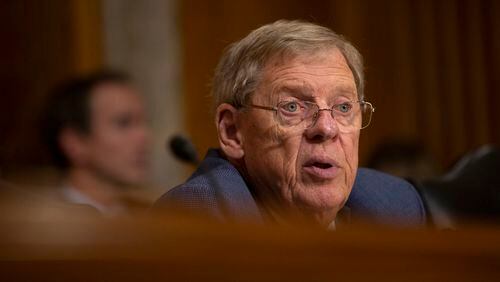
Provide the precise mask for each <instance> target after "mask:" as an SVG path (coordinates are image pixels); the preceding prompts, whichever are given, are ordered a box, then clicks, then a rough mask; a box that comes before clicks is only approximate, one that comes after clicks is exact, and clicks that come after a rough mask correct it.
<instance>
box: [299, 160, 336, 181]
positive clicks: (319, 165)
mask: <svg viewBox="0 0 500 282" xmlns="http://www.w3.org/2000/svg"><path fill="white" fill-rule="evenodd" d="M303 168H304V171H305V172H306V173H307V174H309V175H311V176H313V177H314V178H320V179H330V178H333V177H335V175H336V174H337V171H338V166H337V165H336V164H335V163H334V162H333V161H330V160H318V159H312V160H310V161H308V162H306V163H305V164H304V166H303Z"/></svg>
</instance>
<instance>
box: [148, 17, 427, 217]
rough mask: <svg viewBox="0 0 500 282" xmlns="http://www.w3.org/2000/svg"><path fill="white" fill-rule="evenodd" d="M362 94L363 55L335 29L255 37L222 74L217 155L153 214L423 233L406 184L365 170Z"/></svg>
mask: <svg viewBox="0 0 500 282" xmlns="http://www.w3.org/2000/svg"><path fill="white" fill-rule="evenodd" d="M363 88H364V82H363V66H362V58H361V55H360V54H359V53H358V51H357V50H356V49H355V48H354V47H353V46H352V45H351V44H350V43H349V42H347V41H346V40H345V39H344V38H343V37H341V36H339V35H337V34H336V33H334V32H333V31H331V30H330V29H328V28H325V27H322V26H318V25H315V24H311V23H305V22H299V21H284V20H281V21H277V22H275V23H272V24H268V25H265V26H262V27H261V28H258V29H256V30H254V31H253V32H251V33H250V34H249V35H248V36H247V37H245V38H243V39H242V40H240V41H238V42H236V43H234V44H232V45H231V46H230V47H229V48H228V49H227V50H226V51H225V53H224V55H223V56H222V59H221V60H220V62H219V65H218V67H217V69H216V71H215V77H214V80H213V90H212V94H213V99H214V103H215V105H214V106H215V124H216V127H217V132H218V139H219V144H220V149H218V150H210V151H209V152H208V154H207V156H206V158H205V160H204V161H203V162H202V163H201V165H200V167H199V168H198V170H197V171H196V172H195V173H194V175H193V176H192V177H191V178H189V180H188V181H187V182H186V183H184V184H182V185H180V186H178V187H175V188H173V189H172V190H170V191H168V192H167V193H166V194H165V195H164V196H163V197H162V198H161V199H160V200H159V201H158V202H157V203H156V208H164V207H181V208H185V209H191V210H197V211H200V212H203V213H205V214H211V215H214V216H216V217H219V218H222V219H229V218H251V219H256V220H259V221H277V222H280V221H282V220H284V219H286V218H289V216H290V215H292V216H293V217H296V216H299V217H300V218H307V219H311V220H314V221H316V222H318V223H320V224H322V225H325V226H335V223H336V222H337V223H338V221H339V217H337V215H338V214H340V213H339V212H340V211H341V210H342V211H343V212H342V214H347V215H349V216H347V219H348V220H349V221H353V220H357V219H359V218H363V219H364V220H372V221H375V222H379V223H386V224H398V225H421V224H423V223H424V222H425V212H424V209H423V205H422V202H421V199H420V197H419V195H418V194H417V192H416V191H415V189H414V188H413V187H412V186H411V185H410V184H409V183H407V182H405V181H403V180H401V179H398V178H395V177H391V176H389V175H385V174H382V173H379V172H375V171H372V170H367V169H358V143H359V134H360V130H361V129H363V128H365V127H367V126H368V125H369V123H370V120H371V116H372V113H373V112H374V108H373V106H372V105H371V104H370V103H369V102H366V101H365V100H364V95H363Z"/></svg>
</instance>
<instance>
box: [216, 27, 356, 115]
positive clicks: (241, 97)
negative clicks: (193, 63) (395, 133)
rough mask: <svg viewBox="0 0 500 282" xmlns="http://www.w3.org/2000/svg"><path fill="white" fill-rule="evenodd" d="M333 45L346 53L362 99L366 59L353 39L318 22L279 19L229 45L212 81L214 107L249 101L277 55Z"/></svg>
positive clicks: (307, 52) (303, 51) (326, 47)
mask: <svg viewBox="0 0 500 282" xmlns="http://www.w3.org/2000/svg"><path fill="white" fill-rule="evenodd" d="M334 48H336V49H338V50H339V51H340V52H341V53H342V54H343V56H344V57H345V59H346V61H347V64H348V65H349V68H350V69H351V71H352V73H353V76H354V80H355V83H356V90H357V94H358V99H359V100H363V98H364V94H363V91H364V74H363V59H362V57H361V54H360V53H359V52H358V50H356V48H354V46H353V45H352V44H351V43H349V42H348V41H347V40H346V39H344V37H342V36H341V35H339V34H337V33H335V32H333V31H332V30H330V29H329V28H326V27H323V26H320V25H317V24H313V23H309V22H303V21H296V20H295V21H288V20H279V21H276V22H274V23H271V24H267V25H264V26H262V27H260V28H258V29H256V30H254V31H252V32H251V33H250V34H248V35H247V36H246V37H245V38H243V39H241V40H240V41H237V42H235V43H233V44H231V45H229V46H228V47H227V48H226V50H225V51H224V53H223V55H222V58H221V59H220V61H219V64H218V65H217V67H216V69H215V74H214V78H213V81H212V93H211V94H212V98H213V102H214V104H213V108H214V109H215V108H217V107H218V106H219V105H220V104H222V103H228V104H231V105H233V106H234V107H236V108H241V107H242V106H244V105H246V103H247V102H248V101H249V98H250V96H251V94H252V93H254V91H255V90H256V88H257V86H258V84H259V82H260V78H261V75H262V71H263V68H264V67H265V66H266V64H267V63H268V62H269V61H270V60H272V59H274V58H276V57H279V56H281V57H288V56H297V55H309V54H315V53H319V52H321V51H328V50H331V49H334Z"/></svg>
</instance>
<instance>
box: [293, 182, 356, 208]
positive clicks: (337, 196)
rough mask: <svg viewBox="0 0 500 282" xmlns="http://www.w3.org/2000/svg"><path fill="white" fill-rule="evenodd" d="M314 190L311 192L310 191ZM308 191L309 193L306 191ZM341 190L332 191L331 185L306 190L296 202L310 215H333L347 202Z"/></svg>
mask: <svg viewBox="0 0 500 282" xmlns="http://www.w3.org/2000/svg"><path fill="white" fill-rule="evenodd" d="M312 189H314V190H313V191H311V190H312ZM307 190H309V191H307ZM343 191H344V189H342V190H332V187H331V185H330V186H328V187H324V186H323V187H314V188H312V187H311V188H307V189H306V191H303V192H305V193H304V194H305V195H299V198H298V199H297V200H296V202H297V203H298V204H299V205H300V206H301V208H303V209H305V210H308V211H310V212H311V213H321V214H322V213H333V214H336V213H337V212H338V211H339V210H340V209H341V208H342V207H343V206H344V204H345V202H346V201H347V196H348V195H346V193H342V192H343Z"/></svg>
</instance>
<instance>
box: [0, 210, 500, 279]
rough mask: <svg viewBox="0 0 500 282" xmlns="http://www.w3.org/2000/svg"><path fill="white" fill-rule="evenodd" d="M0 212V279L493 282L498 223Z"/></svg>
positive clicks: (499, 247) (499, 272) (499, 265)
mask: <svg viewBox="0 0 500 282" xmlns="http://www.w3.org/2000/svg"><path fill="white" fill-rule="evenodd" d="M5 212H6V211H3V213H2V215H1V216H0V228H1V232H0V281H341V279H342V280H347V281H443V280H444V281H500V229H499V228H498V227H492V226H481V227H474V228H465V229H463V230H460V231H435V230H408V229H406V230H395V229H382V228H374V227H373V226H353V227H349V228H347V229H342V230H339V231H325V230H321V229H319V228H317V227H314V226H311V225H307V224H302V223H300V224H297V225H294V226H276V225H273V226H264V225H262V224H255V223H251V222H247V223H245V222H238V223H231V224H221V223H217V222H215V221H212V220H210V219H208V218H204V217H199V216H198V217H195V216H188V215H180V214H174V213H172V214H169V215H154V216H153V215H147V216H140V217H128V218H120V219H106V218H100V217H97V216H94V215H92V216H88V215H83V214H79V215H74V216H71V217H69V216H59V217H40V216H33V215H30V214H29V213H23V214H17V215H15V214H14V215H15V216H12V215H13V214H12V213H9V214H10V216H7V215H6V213H5Z"/></svg>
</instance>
